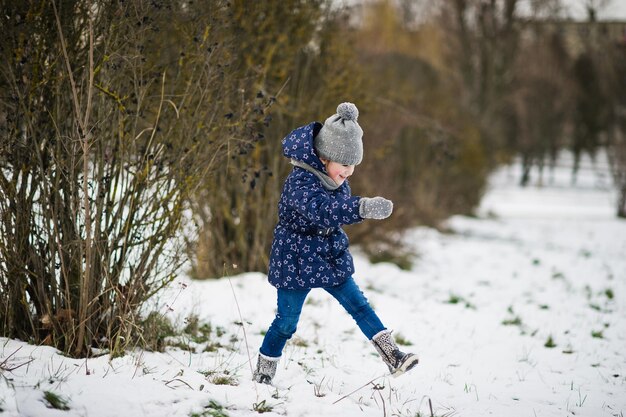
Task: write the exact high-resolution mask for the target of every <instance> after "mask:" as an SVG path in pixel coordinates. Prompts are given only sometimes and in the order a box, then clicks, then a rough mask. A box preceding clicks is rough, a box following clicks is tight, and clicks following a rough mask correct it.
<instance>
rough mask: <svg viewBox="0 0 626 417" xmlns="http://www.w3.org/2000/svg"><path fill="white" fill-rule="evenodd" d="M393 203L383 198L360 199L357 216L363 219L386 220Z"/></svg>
mask: <svg viewBox="0 0 626 417" xmlns="http://www.w3.org/2000/svg"><path fill="white" fill-rule="evenodd" d="M392 211H393V203H392V202H391V200H387V199H386V198H383V197H371V198H370V197H361V200H360V201H359V215H360V216H361V217H363V218H364V219H376V220H381V219H386V218H387V217H389V216H391V212H392Z"/></svg>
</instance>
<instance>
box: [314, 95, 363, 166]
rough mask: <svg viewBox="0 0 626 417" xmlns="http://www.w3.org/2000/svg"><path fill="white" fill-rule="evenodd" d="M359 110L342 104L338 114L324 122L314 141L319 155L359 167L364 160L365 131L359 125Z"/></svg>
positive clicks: (349, 104) (338, 107) (347, 104)
mask: <svg viewBox="0 0 626 417" xmlns="http://www.w3.org/2000/svg"><path fill="white" fill-rule="evenodd" d="M358 118H359V110H358V109H357V108H356V106H355V105H354V104H352V103H341V104H340V105H339V106H337V113H336V114H333V115H332V116H330V117H329V118H328V119H326V121H325V122H324V126H322V128H321V129H320V131H319V133H318V134H317V136H316V137H315V139H314V146H315V150H316V152H317V155H318V156H319V157H320V158H322V159H328V160H329V161H333V162H337V163H339V164H342V165H358V164H360V163H361V160H362V159H363V140H362V139H363V130H362V129H361V126H359V124H358V123H357V119H358Z"/></svg>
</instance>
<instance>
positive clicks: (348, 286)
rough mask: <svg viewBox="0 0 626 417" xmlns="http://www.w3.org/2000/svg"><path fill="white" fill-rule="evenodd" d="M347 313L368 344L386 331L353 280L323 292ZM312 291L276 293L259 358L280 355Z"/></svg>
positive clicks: (279, 291)
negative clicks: (274, 311) (276, 306)
mask: <svg viewBox="0 0 626 417" xmlns="http://www.w3.org/2000/svg"><path fill="white" fill-rule="evenodd" d="M324 290H326V291H327V292H328V293H329V294H330V295H332V296H333V297H335V298H336V299H337V301H339V303H340V304H341V305H342V306H343V308H345V309H346V311H347V312H348V313H350V315H351V316H352V318H353V319H354V320H355V321H356V324H357V325H358V326H359V328H360V329H361V331H362V332H363V334H364V335H365V336H366V337H367V338H368V340H371V339H372V337H374V336H375V335H376V334H377V333H378V332H380V331H382V330H385V326H383V324H382V322H381V321H380V319H379V318H378V316H377V315H376V313H375V312H374V310H373V309H372V307H371V306H370V305H369V303H368V302H367V299H366V298H365V296H364V295H363V292H362V291H361V289H360V288H359V286H358V285H357V284H356V283H355V282H354V280H353V279H352V278H348V279H347V280H346V281H345V282H344V283H343V284H340V285H337V286H334V287H327V288H324ZM309 291H311V290H285V289H278V310H277V312H276V318H275V319H274V321H273V322H272V325H271V326H270V328H269V329H268V331H267V333H266V334H265V338H264V339H263V344H262V345H261V349H260V352H261V354H263V355H265V356H269V357H273V358H277V357H279V356H280V355H281V353H282V351H283V348H284V347H285V344H286V343H287V340H289V339H291V336H293V334H294V333H295V332H296V328H297V325H298V320H299V319H300V313H301V312H302V305H303V304H304V300H305V299H306V296H307V295H308V294H309Z"/></svg>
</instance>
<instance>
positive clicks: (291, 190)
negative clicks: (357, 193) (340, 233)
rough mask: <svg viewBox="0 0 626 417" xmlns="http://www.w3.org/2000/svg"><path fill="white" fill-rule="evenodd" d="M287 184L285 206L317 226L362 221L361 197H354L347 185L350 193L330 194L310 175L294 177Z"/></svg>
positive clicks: (304, 174)
mask: <svg viewBox="0 0 626 417" xmlns="http://www.w3.org/2000/svg"><path fill="white" fill-rule="evenodd" d="M288 181H290V184H288V186H287V187H286V189H285V191H286V192H285V199H284V200H283V201H284V203H286V205H287V206H288V207H291V208H293V209H294V210H296V211H297V212H298V213H300V214H301V215H302V216H304V217H305V218H307V219H308V220H309V221H310V222H311V223H313V224H315V225H316V226H319V227H340V226H342V225H344V224H353V223H359V222H360V221H362V220H363V218H362V217H361V216H360V215H359V201H360V200H361V197H352V196H351V195H350V191H349V190H350V188H349V186H348V185H347V184H346V185H345V187H347V188H346V189H347V192H345V193H344V192H336V193H332V194H331V193H329V192H327V191H326V190H325V189H324V188H323V187H322V185H321V183H320V181H319V179H318V178H317V177H315V175H313V174H312V173H309V172H306V173H302V174H300V175H297V176H294V177H292V178H290V179H289V180H288Z"/></svg>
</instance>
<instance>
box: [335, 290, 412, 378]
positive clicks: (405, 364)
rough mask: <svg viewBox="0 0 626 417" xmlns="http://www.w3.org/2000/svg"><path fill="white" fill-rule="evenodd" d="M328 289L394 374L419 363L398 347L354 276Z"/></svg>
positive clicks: (410, 354)
mask: <svg viewBox="0 0 626 417" xmlns="http://www.w3.org/2000/svg"><path fill="white" fill-rule="evenodd" d="M326 291H328V292H329V293H330V294H331V295H332V296H333V297H335V298H336V299H337V300H338V301H339V302H340V303H341V305H342V306H343V307H344V308H345V309H346V310H347V311H348V313H350V315H351V316H352V318H354V320H355V321H356V324H358V325H359V328H360V329H361V331H362V332H363V333H364V334H365V336H366V337H367V338H368V339H369V340H371V342H372V343H373V344H374V347H375V348H376V350H377V351H378V353H379V354H380V356H381V357H382V359H383V361H384V362H385V364H386V365H387V366H388V367H389V371H390V372H391V373H392V374H400V373H403V372H406V371H408V370H409V369H411V368H413V367H415V365H417V364H418V362H419V360H418V358H417V355H414V354H413V353H404V352H402V351H401V350H400V349H398V346H397V345H396V343H395V342H394V340H393V337H392V336H391V332H390V331H389V330H387V329H386V328H385V326H383V324H382V323H381V321H380V319H379V318H378V316H377V315H376V313H375V312H374V310H373V309H372V307H371V306H370V305H369V303H368V302H367V299H366V298H365V296H364V295H363V293H362V292H361V290H360V289H359V287H358V285H356V283H355V282H354V280H353V279H352V278H349V279H348V280H347V281H346V282H344V283H343V284H341V285H337V286H336V287H329V288H326Z"/></svg>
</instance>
